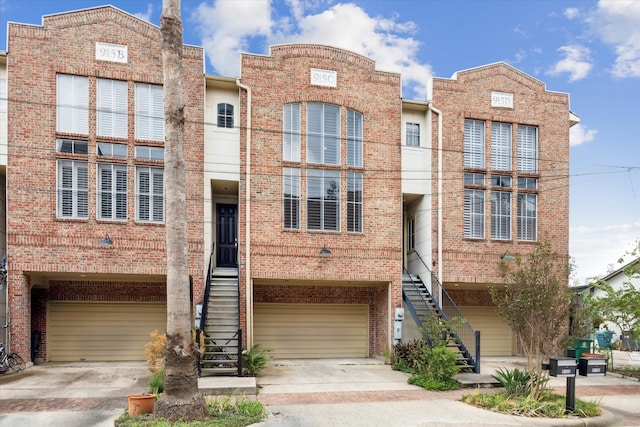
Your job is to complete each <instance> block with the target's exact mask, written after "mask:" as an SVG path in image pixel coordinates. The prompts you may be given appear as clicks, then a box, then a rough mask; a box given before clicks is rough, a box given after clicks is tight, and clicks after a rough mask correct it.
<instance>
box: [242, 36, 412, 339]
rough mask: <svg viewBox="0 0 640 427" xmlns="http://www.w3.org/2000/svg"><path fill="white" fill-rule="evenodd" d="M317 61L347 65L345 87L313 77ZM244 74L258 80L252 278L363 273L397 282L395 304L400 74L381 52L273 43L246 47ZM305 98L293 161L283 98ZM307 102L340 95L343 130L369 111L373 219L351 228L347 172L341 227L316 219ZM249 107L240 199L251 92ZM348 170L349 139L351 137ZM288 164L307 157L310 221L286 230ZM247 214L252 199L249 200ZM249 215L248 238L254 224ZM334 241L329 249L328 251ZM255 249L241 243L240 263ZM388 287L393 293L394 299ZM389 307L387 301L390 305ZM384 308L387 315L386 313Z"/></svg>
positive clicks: (341, 73)
mask: <svg viewBox="0 0 640 427" xmlns="http://www.w3.org/2000/svg"><path fill="white" fill-rule="evenodd" d="M311 68H318V69H323V70H332V71H336V72H337V87H335V88H333V87H320V86H312V85H311V84H310V71H311ZM242 84H244V85H247V86H249V87H250V88H251V96H252V102H251V109H252V122H251V129H252V146H251V170H250V173H251V189H250V197H251V223H250V224H249V226H250V227H251V229H250V233H251V244H250V247H251V258H250V265H251V267H250V268H251V272H250V276H251V277H252V278H260V279H267V278H268V279H289V278H295V279H296V280H301V281H302V280H314V281H315V280H319V281H340V282H345V281H360V282H377V283H378V284H380V283H391V284H392V296H391V298H392V301H391V305H392V306H394V307H399V306H400V305H401V274H402V209H401V206H402V194H401V179H400V178H401V177H400V169H401V164H400V128H401V126H400V113H401V98H400V76H399V75H397V74H391V73H384V72H379V71H376V70H375V64H374V63H373V61H371V60H369V59H367V58H365V57H362V56H360V55H356V54H353V53H351V52H347V51H344V50H340V49H336V48H331V47H326V46H316V45H286V46H275V47H272V48H271V52H270V56H257V55H247V54H245V55H242ZM291 102H300V103H301V104H302V107H301V115H300V116H301V128H302V132H303V135H302V138H301V162H300V163H292V162H283V160H282V158H283V148H282V140H283V136H282V129H283V127H282V126H283V125H282V116H283V105H284V104H286V103H291ZM306 102H324V103H330V104H335V105H339V106H341V107H342V109H341V120H342V128H341V136H342V137H343V138H344V136H345V135H346V129H345V126H346V108H350V109H354V110H356V111H359V112H361V113H362V114H363V116H364V126H363V139H364V143H363V168H362V170H361V172H362V173H363V174H364V193H363V196H364V207H363V209H364V227H363V232H362V233H348V232H346V223H345V219H346V216H347V215H346V202H345V201H346V198H345V195H346V181H345V180H344V173H343V174H342V176H343V181H342V185H341V189H342V190H341V206H340V207H341V212H340V217H341V218H342V220H341V227H340V228H341V231H339V232H316V231H307V229H306V203H305V200H306V179H305V177H306V148H305V146H306V141H305V138H304V129H306V109H305V103H306ZM241 112H242V114H241V115H242V117H243V120H244V121H243V122H242V126H243V129H242V131H241V152H240V159H241V175H242V178H241V181H240V200H241V201H244V200H245V192H246V191H247V189H246V179H245V174H246V173H247V164H246V162H245V157H246V153H247V146H246V144H245V138H246V129H245V128H244V127H245V126H246V125H247V122H246V117H245V116H246V113H247V99H246V94H244V93H243V96H242V103H241ZM341 147H342V148H341V149H342V152H341V159H342V162H343V164H342V165H341V166H337V167H335V168H333V169H334V170H341V171H343V172H344V171H345V170H346V167H345V166H344V164H345V159H346V144H345V143H344V140H343V143H342V144H341ZM283 167H301V217H300V218H301V221H300V224H301V229H300V230H284V228H283V220H282V218H283V213H282V170H283ZM239 209H240V212H239V217H240V218H241V219H244V217H245V209H246V206H244V204H242V203H241V205H240V207H239ZM246 225H247V224H245V223H244V221H241V224H240V241H241V242H244V233H246V232H247V229H246ZM323 245H326V246H327V248H328V249H329V250H331V255H330V256H328V257H322V258H321V257H320V256H319V253H320V249H321V248H322V247H323ZM245 260H246V254H245V252H244V248H241V250H240V264H241V265H244V263H245ZM387 299H388V297H387V295H385V296H384V300H385V301H387ZM385 311H386V308H385ZM383 314H384V313H383V312H382V311H380V312H379V315H377V318H378V317H382V316H383ZM389 333H390V330H389V327H388V324H387V319H384V322H383V321H382V320H380V322H379V324H376V334H375V335H376V336H375V338H374V341H375V342H376V343H379V342H384V343H386V342H387V339H388V337H389Z"/></svg>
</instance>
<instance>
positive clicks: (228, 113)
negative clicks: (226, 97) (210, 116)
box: [218, 102, 233, 129]
mask: <svg viewBox="0 0 640 427" xmlns="http://www.w3.org/2000/svg"><path fill="white" fill-rule="evenodd" d="M218 127H219V128H228V129H233V105H231V104H227V103H224V102H221V103H219V104H218Z"/></svg>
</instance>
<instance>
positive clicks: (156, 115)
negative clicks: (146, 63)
mask: <svg viewBox="0 0 640 427" xmlns="http://www.w3.org/2000/svg"><path fill="white" fill-rule="evenodd" d="M136 139H147V140H153V141H164V102H163V100H162V86H158V85H151V84H146V83H136Z"/></svg>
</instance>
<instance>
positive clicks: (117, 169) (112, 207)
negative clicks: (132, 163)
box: [97, 163, 127, 220]
mask: <svg viewBox="0 0 640 427" xmlns="http://www.w3.org/2000/svg"><path fill="white" fill-rule="evenodd" d="M97 201H98V219H114V220H126V219H127V165H115V164H110V163H98V194H97Z"/></svg>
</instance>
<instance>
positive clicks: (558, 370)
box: [549, 357, 577, 412]
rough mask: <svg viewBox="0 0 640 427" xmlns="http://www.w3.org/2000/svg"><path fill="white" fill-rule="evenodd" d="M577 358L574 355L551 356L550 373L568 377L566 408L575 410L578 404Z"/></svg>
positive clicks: (555, 375) (569, 410)
mask: <svg viewBox="0 0 640 427" xmlns="http://www.w3.org/2000/svg"><path fill="white" fill-rule="evenodd" d="M576 367H577V363H576V359H575V358H573V357H551V358H549V375H551V376H552V377H566V378H567V396H566V399H565V410H566V411H567V412H573V410H574V409H575V406H576Z"/></svg>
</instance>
